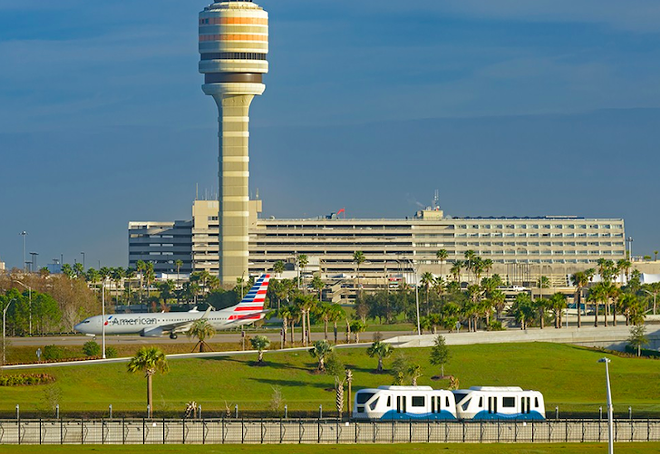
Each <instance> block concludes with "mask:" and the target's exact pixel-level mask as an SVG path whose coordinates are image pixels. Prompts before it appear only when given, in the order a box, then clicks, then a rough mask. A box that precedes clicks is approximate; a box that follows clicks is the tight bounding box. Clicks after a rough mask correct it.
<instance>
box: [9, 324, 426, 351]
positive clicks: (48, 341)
mask: <svg viewBox="0 0 660 454" xmlns="http://www.w3.org/2000/svg"><path fill="white" fill-rule="evenodd" d="M245 333H246V335H247V336H250V337H252V336H255V335H257V334H261V335H264V336H266V337H268V339H269V340H270V341H271V343H279V342H280V333H279V332H278V331H267V332H260V331H246V332H245ZM374 334H375V333H374V332H364V333H360V341H364V342H372V341H373V336H374ZM380 334H381V336H382V337H383V338H390V337H396V336H406V335H410V334H414V333H412V332H410V331H384V332H382V333H380ZM290 335H291V333H290V332H289V333H287V339H289V338H290ZM300 336H301V332H300V328H298V329H296V331H295V339H296V341H298V340H300ZM323 338H324V334H323V333H322V332H321V333H317V332H313V333H312V340H313V341H314V340H320V339H323ZM328 338H329V339H330V340H333V339H334V334H333V332H332V330H330V331H329V332H328ZM345 338H346V336H345V332H344V331H339V332H338V334H337V339H338V340H340V341H344V340H345ZM7 339H8V340H9V342H10V345H12V346H13V347H30V346H32V347H34V348H35V349H36V348H37V347H43V346H45V345H61V346H64V347H78V346H82V345H83V344H84V343H85V342H88V341H89V340H90V339H96V340H97V341H98V342H100V341H101V336H85V335H82V334H81V335H68V336H44V337H11V338H7ZM105 341H106V344H107V345H125V344H129V345H130V344H134V345H154V344H171V343H190V342H193V343H194V342H196V340H195V339H189V338H188V337H187V336H186V335H185V334H179V337H178V338H177V339H170V337H169V336H167V335H165V336H160V337H140V336H126V335H114V336H105ZM240 341H241V332H240V331H231V332H219V333H217V334H216V335H215V336H213V338H212V339H210V340H209V343H211V344H214V343H239V342H240Z"/></svg>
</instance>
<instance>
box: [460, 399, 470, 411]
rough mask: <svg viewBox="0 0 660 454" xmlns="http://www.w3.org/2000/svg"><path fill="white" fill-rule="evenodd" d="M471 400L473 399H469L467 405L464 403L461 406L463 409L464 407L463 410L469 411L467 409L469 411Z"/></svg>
mask: <svg viewBox="0 0 660 454" xmlns="http://www.w3.org/2000/svg"><path fill="white" fill-rule="evenodd" d="M471 400H472V399H467V400H466V401H465V403H464V404H463V405H461V407H463V410H467V409H468V406H469V405H470V401H471Z"/></svg>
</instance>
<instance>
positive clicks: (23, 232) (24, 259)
mask: <svg viewBox="0 0 660 454" xmlns="http://www.w3.org/2000/svg"><path fill="white" fill-rule="evenodd" d="M27 234H28V233H27V232H26V231H25V230H23V231H22V232H21V236H22V237H23V271H25V262H26V261H27V260H26V258H25V237H27Z"/></svg>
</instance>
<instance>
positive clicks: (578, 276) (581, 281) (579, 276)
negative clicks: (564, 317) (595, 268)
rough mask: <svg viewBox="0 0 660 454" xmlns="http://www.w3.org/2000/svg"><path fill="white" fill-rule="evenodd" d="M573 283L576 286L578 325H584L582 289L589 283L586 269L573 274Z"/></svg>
mask: <svg viewBox="0 0 660 454" xmlns="http://www.w3.org/2000/svg"><path fill="white" fill-rule="evenodd" d="M571 284H572V285H573V286H574V287H575V301H576V307H577V316H578V317H577V327H578V328H581V327H582V289H583V288H585V287H586V286H587V285H588V284H589V276H588V275H587V274H586V272H584V271H578V272H577V273H575V274H573V275H572V276H571Z"/></svg>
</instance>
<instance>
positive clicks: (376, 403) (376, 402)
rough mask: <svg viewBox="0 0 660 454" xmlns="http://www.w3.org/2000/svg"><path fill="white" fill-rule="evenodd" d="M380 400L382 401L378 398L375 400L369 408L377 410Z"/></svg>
mask: <svg viewBox="0 0 660 454" xmlns="http://www.w3.org/2000/svg"><path fill="white" fill-rule="evenodd" d="M378 399H380V398H379V397H376V400H374V401H373V402H371V403H370V404H369V408H371V410H372V411H373V410H375V409H376V405H378Z"/></svg>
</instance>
